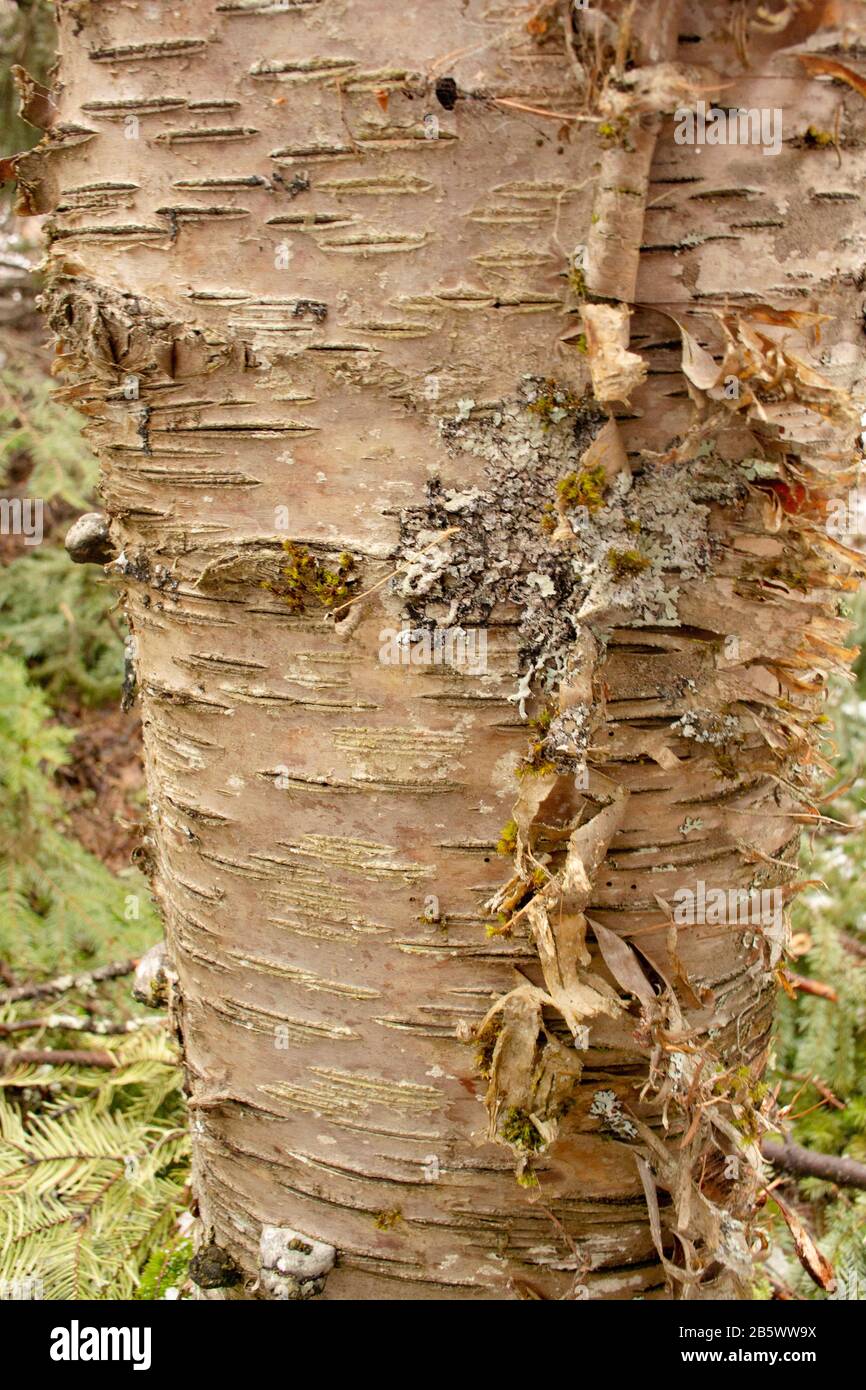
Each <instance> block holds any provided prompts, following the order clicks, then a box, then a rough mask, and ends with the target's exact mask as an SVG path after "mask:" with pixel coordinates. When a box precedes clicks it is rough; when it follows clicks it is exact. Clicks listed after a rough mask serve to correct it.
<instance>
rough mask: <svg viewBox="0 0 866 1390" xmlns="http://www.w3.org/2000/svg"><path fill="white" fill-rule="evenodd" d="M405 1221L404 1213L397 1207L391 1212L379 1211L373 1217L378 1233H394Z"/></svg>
mask: <svg viewBox="0 0 866 1390" xmlns="http://www.w3.org/2000/svg"><path fill="white" fill-rule="evenodd" d="M402 1220H403V1213H402V1211H400V1210H399V1209H398V1208H397V1207H392V1208H391V1209H390V1210H389V1211H377V1212H376V1213H375V1215H374V1217H373V1225H374V1226H375V1227H376V1230H377V1231H393V1229H394V1227H395V1226H399V1224H400V1222H401V1221H402Z"/></svg>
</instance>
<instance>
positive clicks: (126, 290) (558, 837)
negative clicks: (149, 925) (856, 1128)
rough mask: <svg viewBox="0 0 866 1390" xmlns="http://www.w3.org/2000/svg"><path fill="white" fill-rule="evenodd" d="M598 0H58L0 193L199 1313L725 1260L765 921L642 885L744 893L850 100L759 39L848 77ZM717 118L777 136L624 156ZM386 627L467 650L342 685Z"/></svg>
mask: <svg viewBox="0 0 866 1390" xmlns="http://www.w3.org/2000/svg"><path fill="white" fill-rule="evenodd" d="M634 8H635V7H633V6H629V5H627V4H625V3H617V0H611V2H610V3H606V4H605V5H603V6H595V7H593V8H592V10H590V11H587V12H583V11H581V10H580V9H575V10H574V11H573V12H570V8H569V6H567V5H558V6H557V5H539V6H538V7H537V9H535V10H533V9H532V8H531V7H529V6H527V5H524V4H520V3H516V2H515V3H511V0H504V3H501V4H499V3H489V0H438V3H437V4H436V5H425V6H423V7H421V6H415V7H412V6H409V7H407V6H406V5H402V4H401V5H398V4H396V3H395V2H394V0H367V3H364V4H361V3H348V2H347V0H340V2H339V3H338V0H282V2H281V3H280V2H275V3H267V0H262V3H251V2H250V0H191V2H190V3H188V4H185V5H182V6H179V5H170V4H167V3H163V0H156V2H155V3H140V4H132V5H125V6H113V5H108V4H103V3H91V4H80V3H63V4H61V5H60V6H59V11H60V22H61V35H62V61H61V68H60V74H61V87H60V90H59V94H58V102H59V115H58V117H57V121H56V123H55V124H54V125H53V127H52V128H51V129H50V130H49V131H48V133H47V134H46V137H45V140H44V141H43V144H42V146H41V147H40V148H39V150H38V151H37V152H36V153H35V154H33V155H30V156H24V157H22V158H21V159H19V161H18V175H19V181H20V184H21V187H22V198H23V201H24V203H25V204H26V205H28V206H29V207H30V208H31V209H32V210H36V211H48V210H49V209H50V210H52V217H51V221H50V224H49V226H50V249H49V255H48V273H47V288H46V293H45V307H46V311H47V314H48V318H49V322H50V323H51V326H52V328H53V329H54V331H55V333H56V334H57V335H58V338H59V342H60V351H61V357H60V364H61V366H62V367H63V369H64V370H65V372H66V374H67V377H68V379H69V381H70V382H71V385H70V387H69V390H68V394H69V396H70V397H71V398H73V399H74V400H75V402H76V403H77V405H78V407H79V409H82V410H84V411H85V412H86V413H87V414H88V415H90V416H91V438H92V440H93V441H94V443H95V446H96V447H97V449H98V451H99V453H100V457H101V460H102V464H103V484H102V486H103V492H104V498H105V502H106V506H107V510H108V512H109V515H110V517H111V523H112V537H113V539H114V541H115V543H116V545H117V551H118V553H119V559H118V560H117V561H116V562H115V563H114V565H113V566H111V567H110V570H111V571H112V572H113V573H115V574H116V575H117V577H118V579H119V580H120V581H121V582H122V583H123V586H124V588H125V593H126V605H127V612H128V615H129V619H130V623H131V626H132V631H133V634H134V644H135V648H134V664H135V669H136V671H137V676H138V684H139V690H140V700H141V708H142V717H143V725H144V738H145V754H146V762H147V773H148V783H149V791H150V809H151V818H152V855H153V864H152V869H153V886H154V891H155V893H156V894H157V896H158V898H159V901H160V902H161V904H162V906H163V909H164V912H165V919H166V932H167V941H168V947H169V951H170V955H171V957H172V960H173V964H174V967H175V969H176V971H177V974H178V983H177V986H176V988H175V997H174V1013H175V1018H176V1021H177V1026H178V1030H179V1033H180V1036H181V1038H182V1042H183V1047H184V1057H185V1065H186V1068H187V1072H188V1077H189V1087H190V1108H191V1115H192V1127H193V1135H194V1144H195V1159H194V1181H195V1191H196V1196H197V1200H198V1203H199V1209H200V1216H201V1221H202V1228H203V1232H204V1239H205V1240H206V1241H207V1242H209V1243H211V1244H213V1245H215V1246H217V1247H219V1248H221V1249H222V1250H224V1251H226V1252H227V1253H228V1255H229V1256H230V1257H231V1259H233V1260H234V1261H236V1262H237V1264H238V1265H239V1266H240V1267H241V1269H242V1271H243V1275H244V1279H243V1281H242V1282H240V1283H238V1284H235V1285H233V1286H231V1287H228V1288H226V1289H225V1290H224V1291H223V1293H222V1295H221V1296H226V1297H250V1296H253V1297H276V1298H285V1297H290V1298H295V1297H305V1296H310V1295H312V1294H317V1295H319V1296H322V1297H324V1298H326V1299H337V1300H341V1299H381V1298H396V1299H481V1300H489V1299H503V1298H505V1299H508V1298H515V1297H521V1296H541V1297H544V1298H582V1297H589V1298H592V1299H596V1298H602V1299H607V1298H614V1299H629V1298H633V1297H642V1298H666V1297H672V1296H673V1297H691V1298H730V1297H735V1296H737V1294H738V1293H740V1292H741V1291H742V1290H743V1289H744V1288H745V1287H746V1286H747V1284H748V1279H749V1245H750V1238H751V1237H750V1220H751V1214H752V1198H753V1192H754V1186H755V1181H756V1172H757V1165H758V1164H759V1162H760V1155H759V1138H760V1134H761V1131H762V1128H763V1127H765V1126H767V1125H768V1124H769V1118H768V1113H769V1112H768V1104H767V1102H766V1100H765V1098H764V1097H763V1095H762V1091H761V1086H760V1075H761V1072H762V1070H763V1068H764V1065H765V1061H766V1055H767V1047H768V1037H769V1029H770V1025H771V1018H772V1008H773V998H774V994H775V989H776V982H777V980H776V977H777V971H778V966H779V960H780V956H781V953H782V949H783V945H784V939H783V938H784V927H783V926H782V924H781V922H780V920H779V918H778V915H777V914H774V915H773V916H772V917H771V919H770V920H766V921H765V920H761V921H758V922H755V921H753V920H751V919H750V920H748V921H746V922H743V921H742V920H741V919H738V917H737V914H736V912H735V913H734V914H733V920H731V913H730V911H726V912H724V913H723V914H722V915H721V916H719V915H718V913H716V914H715V916H714V915H713V913H711V912H709V911H704V910H703V909H702V910H701V913H699V914H698V918H699V919H698V920H697V921H694V920H693V921H691V922H688V921H684V920H683V917H682V914H680V918H679V922H678V921H677V920H676V917H677V909H676V906H675V905H676V904H680V905H681V904H682V902H684V901H687V900H686V899H685V898H684V897H683V893H690V894H692V895H693V899H690V900H688V901H693V900H694V901H696V900H697V895H699V894H700V892H701V891H702V890H701V888H700V885H701V884H703V885H704V886H705V888H704V893H705V900H706V894H707V893H708V892H710V891H711V890H721V891H722V892H724V893H725V894H726V895H730V894H731V893H734V894H736V893H737V892H738V891H740V892H743V891H748V890H750V889H751V890H758V891H760V890H764V891H765V892H767V893H769V892H771V891H773V890H777V889H778V890H779V891H780V892H781V893H782V895H783V896H784V897H785V898H786V899H787V897H789V896H790V894H791V892H793V891H795V887H796V885H795V884H794V883H793V880H794V879H795V877H796V870H795V867H794V866H795V863H796V849H797V843H798V835H799V829H800V826H801V824H803V823H808V824H815V823H817V819H818V815H817V811H816V809H815V805H814V801H813V800H812V796H813V794H814V791H815V783H814V778H813V775H812V774H813V773H814V771H815V769H816V768H817V769H818V770H820V768H821V766H822V764H821V759H820V755H819V753H818V752H817V742H818V739H819V737H820V735H821V726H820V722H819V720H818V715H819V709H820V703H821V700H822V698H823V689H824V681H825V677H826V674H827V672H828V671H829V670H830V669H831V667H832V666H833V665H834V664H837V663H838V662H839V661H840V660H843V659H844V657H845V653H844V651H843V648H844V636H845V632H846V626H845V624H844V622H843V621H842V620H841V619H840V618H839V617H838V614H837V610H836V603H837V599H838V595H839V591H840V590H842V589H844V588H845V587H850V586H851V583H852V582H853V581H852V580H851V579H850V578H849V574H850V569H851V564H852V563H854V564H855V566H856V562H851V561H850V559H849V558H848V557H847V556H846V555H845V553H844V552H843V550H842V549H841V548H836V549H835V550H833V549H832V544H833V543H832V541H831V540H829V539H828V537H827V534H826V525H825V514H826V511H827V506H828V502H829V500H830V499H831V498H832V497H833V496H835V495H836V494H838V493H839V492H840V490H843V489H844V486H845V482H846V479H845V477H844V476H843V474H844V464H845V463H846V462H847V461H848V460H850V458H851V445H852V441H853V438H854V434H855V432H856V415H854V414H852V412H851V410H850V408H849V405H848V393H849V390H850V388H851V386H852V383H853V382H854V380H855V379H856V378H857V377H858V376H859V374H860V373H861V372H862V356H863V353H862V331H861V307H862V305H861V301H862V294H861V290H860V280H859V277H860V275H861V274H862V271H863V266H864V260H866V257H864V237H863V233H862V231H861V230H858V229H857V226H856V219H857V218H858V216H859V215H860V213H861V201H862V189H863V180H864V170H866V156H864V149H866V144H864V133H866V104H864V102H863V98H862V96H861V95H860V93H859V92H858V91H857V90H856V87H855V86H853V85H851V83H850V81H848V80H843V81H842V82H838V83H834V82H833V81H832V79H831V78H829V77H828V76H827V75H826V74H822V73H821V71H820V70H819V71H815V70H814V68H812V69H810V68H809V67H808V66H807V65H806V64H804V63H803V62H801V61H800V59H799V57H798V52H799V51H800V50H801V49H802V51H803V52H806V51H812V52H818V51H820V52H821V53H823V54H824V55H825V57H829V58H832V59H833V60H835V61H837V62H838V61H841V62H844V63H848V64H850V65H852V66H853V68H855V69H857V65H858V63H859V65H860V69H862V56H863V51H864V50H863V48H862V46H861V47H858V46H857V36H856V33H855V31H854V30H853V28H852V20H851V15H852V14H856V11H857V9H858V7H857V6H853V5H852V6H850V7H845V6H844V5H842V4H836V3H834V4H832V5H829V6H828V5H812V4H809V5H806V6H796V5H790V6H788V7H787V10H788V11H790V14H788V23H787V24H784V23H783V22H782V19H781V18H780V19H779V22H778V24H777V25H776V26H775V27H774V26H772V25H769V24H768V23H767V21H766V18H765V19H764V20H763V21H762V20H761V15H760V12H759V8H760V7H758V6H748V5H746V6H737V7H732V6H730V5H729V4H727V3H720V2H716V3H701V4H696V3H686V4H685V5H684V7H683V9H682V13H681V14H680V10H679V7H678V6H677V5H673V4H666V3H662V2H661V0H656V3H648V4H646V5H643V6H639V7H637V10H636V11H635V13H634V14H632V10H634ZM732 13H733V14H734V15H735V20H736V23H735V24H734V25H733V26H732V21H731V16H732ZM780 15H781V11H780ZM822 21H823V27H821V24H822ZM852 43H853V47H852V46H851V44H852ZM717 94H718V95H720V99H721V100H723V101H724V104H725V106H726V107H736V106H738V105H742V106H743V107H745V108H764V109H770V110H773V109H775V108H779V109H780V111H781V113H782V143H781V148H780V150H779V152H778V153H777V154H776V155H775V156H773V157H768V155H767V153H766V150H765V149H764V148H762V147H761V146H760V145H758V144H748V143H746V144H738V145H718V144H716V145H710V144H694V143H692V144H689V143H683V144H680V143H678V142H677V139H676V138H675V132H676V121H675V120H673V119H672V116H673V113H674V112H675V110H676V109H677V108H678V107H679V106H681V105H683V104H686V105H694V103H695V102H696V101H697V100H705V101H706V102H707V104H708V105H709V103H710V101H711V100H712V98H713V96H715V95H717ZM551 113H558V114H555V115H551ZM810 130H811V132H812V133H811V134H810V133H809V132H810ZM837 153H838V157H837ZM578 248H582V249H579V250H578ZM576 251H577V255H576V254H575V253H576ZM813 313H821V314H828V315H831V316H832V321H829V322H827V323H823V322H818V321H816V320H815V319H813V318H812V317H810V315H811V314H813ZM629 327H630V342H629ZM681 328H683V329H685V330H687V332H686V335H685V336H681ZM819 328H820V330H821V331H820V337H819V331H818V330H819ZM638 354H639V356H638ZM684 354H685V355H684ZM710 354H712V355H713V357H714V359H715V365H714V363H713V357H711V356H710ZM807 360H808V365H805V364H806V362H807ZM684 365H685V368H686V373H687V374H684V372H683V366H684ZM732 383H733V385H732ZM593 489H594V491H593ZM452 528H459V529H458V530H456V531H453V532H452V533H451V534H449V535H448V536H447V537H446V538H445V539H443V538H442V537H443V533H445V532H451V531H452ZM437 538H438V539H437ZM395 569H397V570H398V573H397V575H396V576H395V577H394V578H393V579H388V580H387V582H384V581H385V580H386V578H387V576H389V575H390V574H391V573H392V571H394V570H395ZM376 586H378V587H376ZM369 590H373V592H371V593H369V594H368V596H367V597H364V598H359V599H358V600H357V601H352V602H351V603H350V602H349V600H350V599H352V598H353V595H360V594H362V593H364V592H366V591H369ZM346 605H348V606H346ZM404 620H405V621H407V622H408V624H409V626H410V628H413V629H425V628H427V627H429V625H430V624H431V623H436V624H438V625H439V626H440V627H446V628H447V627H452V628H453V627H454V626H455V625H457V624H463V626H464V627H469V628H480V629H483V631H484V633H485V634H486V638H487V643H488V646H487V654H488V664H487V669H486V671H480V672H475V673H473V671H472V670H470V669H468V668H466V667H465V666H464V667H461V666H459V665H456V666H455V665H451V666H449V665H446V664H442V663H440V662H437V661H435V660H427V661H424V660H423V659H416V661H414V662H412V663H410V664H402V663H401V664H394V662H393V661H389V660H388V659H387V657H388V655H389V654H390V656H393V655H394V653H395V651H399V650H400V649H399V648H395V647H393V646H389V641H388V637H387V633H386V632H385V630H386V629H394V628H400V626H401V624H402V623H403V622H404ZM414 645H415V650H416V656H417V652H419V651H420V653H421V657H422V658H423V656H424V654H425V648H424V644H423V640H420V639H415V644H414ZM426 650H427V655H428V656H429V654H430V648H429V647H428V648H427V649H426ZM383 654H384V656H385V658H386V659H383ZM518 695H519V696H521V697H526V698H525V699H524V698H516V696H518ZM524 707H525V708H524ZM524 713H528V714H529V715H530V716H534V717H535V719H536V721H537V723H536V725H535V727H534V729H533V730H532V731H531V732H530V733H529V739H528V731H527V725H526V720H525V719H524V718H523V717H522V716H523V714H524ZM528 742H529V744H530V747H529V749H527V743H528ZM521 763H522V766H521ZM521 773H522V775H520V774H521ZM497 847H499V848H500V849H501V850H502V851H504V852H503V853H499V854H498V853H497ZM512 855H513V858H514V863H513V865H512V864H510V863H509V860H510V858H511V857H512ZM505 881H507V886H506V887H503V884H504V882H505ZM678 895H679V896H678ZM490 900H493V903H494V906H493V908H492V909H491V908H489V907H487V906H485V904H487V903H488V902H489V901H490ZM729 901H730V899H729ZM773 901H774V902H775V901H776V899H774V900H773ZM686 915H687V914H686ZM476 1054H478V1055H477V1056H476ZM485 1101H486V1113H485ZM515 1169H516V1171H517V1176H518V1178H519V1181H516V1180H515ZM329 1251H330V1252H332V1253H330V1254H329ZM289 1252H291V1253H289Z"/></svg>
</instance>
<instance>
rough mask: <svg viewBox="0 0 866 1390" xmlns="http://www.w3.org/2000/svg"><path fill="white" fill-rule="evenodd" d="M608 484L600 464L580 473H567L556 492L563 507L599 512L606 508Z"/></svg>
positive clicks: (557, 485)
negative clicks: (605, 499) (606, 488)
mask: <svg viewBox="0 0 866 1390" xmlns="http://www.w3.org/2000/svg"><path fill="white" fill-rule="evenodd" d="M606 482H607V479H606V477H605V472H604V469H603V468H602V466H601V464H600V463H598V464H596V465H595V467H593V468H582V469H581V470H580V472H579V473H567V474H566V475H565V477H564V478H560V480H559V482H558V483H557V484H556V490H557V492H558V493H559V496H560V499H561V501H562V503H563V506H566V507H586V509H587V511H590V512H597V511H599V510H600V509H601V508H602V507H603V506H604V492H605V485H606Z"/></svg>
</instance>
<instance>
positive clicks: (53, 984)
mask: <svg viewBox="0 0 866 1390" xmlns="http://www.w3.org/2000/svg"><path fill="white" fill-rule="evenodd" d="M137 965H138V961H137V960H116V961H112V963H111V964H110V965H100V966H97V968H96V969H95V970H85V971H83V972H82V973H81V974H78V975H57V976H56V977H55V978H54V979H53V980H35V981H31V982H30V983H29V984H26V985H15V986H14V988H12V989H4V990H0V1004H17V1002H18V1000H19V999H52V998H54V997H55V996H56V995H58V994H66V993H68V991H69V990H71V989H88V988H89V987H90V986H91V985H97V984H100V983H101V982H102V981H103V980H116V979H117V978H118V977H119V976H121V975H131V974H132V972H133V971H134V970H135V967H136V966H137Z"/></svg>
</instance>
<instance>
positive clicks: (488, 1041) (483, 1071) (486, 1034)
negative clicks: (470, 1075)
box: [475, 1014, 502, 1081]
mask: <svg viewBox="0 0 866 1390" xmlns="http://www.w3.org/2000/svg"><path fill="white" fill-rule="evenodd" d="M501 1032H502V1016H501V1015H500V1014H497V1015H496V1017H495V1018H492V1019H491V1020H490V1022H489V1023H487V1024H486V1025H485V1026H484V1027H483V1028H482V1029H481V1030H480V1031H479V1032H478V1033H476V1035H475V1070H476V1071H477V1072H478V1075H479V1076H481V1077H483V1078H484V1080H485V1081H487V1080H489V1078H490V1072H491V1070H492V1068H493V1054H494V1052H495V1051H496V1042H497V1039H498V1037H499V1034H500V1033H501Z"/></svg>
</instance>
